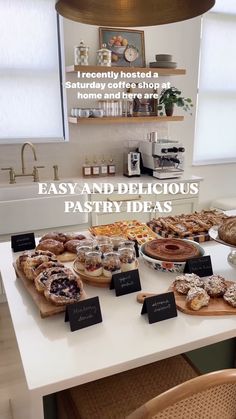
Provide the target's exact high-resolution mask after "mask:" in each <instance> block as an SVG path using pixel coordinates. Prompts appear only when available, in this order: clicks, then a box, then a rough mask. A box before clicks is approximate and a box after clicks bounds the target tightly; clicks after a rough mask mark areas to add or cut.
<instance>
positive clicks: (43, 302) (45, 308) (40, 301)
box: [13, 263, 86, 319]
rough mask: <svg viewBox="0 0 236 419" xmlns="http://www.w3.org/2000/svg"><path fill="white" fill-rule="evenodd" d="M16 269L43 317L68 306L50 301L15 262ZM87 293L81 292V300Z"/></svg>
mask: <svg viewBox="0 0 236 419" xmlns="http://www.w3.org/2000/svg"><path fill="white" fill-rule="evenodd" d="M13 266H14V269H15V271H16V276H17V278H19V279H20V281H21V282H22V284H23V285H24V287H25V289H26V290H27V291H28V293H29V294H30V296H31V297H32V300H33V301H34V302H35V304H36V306H37V307H38V309H39V312H40V316H41V317H42V319H44V318H46V317H50V316H54V315H55V314H58V313H63V312H64V311H65V309H66V306H56V305H55V304H52V303H50V301H48V300H47V299H46V298H45V297H44V294H43V293H40V292H38V291H37V290H36V288H35V286H34V282H33V281H30V280H29V279H27V278H26V277H25V275H24V273H23V272H22V271H20V270H19V269H18V268H17V266H16V263H13ZM85 298H86V294H85V292H84V291H83V292H82V294H81V300H85Z"/></svg>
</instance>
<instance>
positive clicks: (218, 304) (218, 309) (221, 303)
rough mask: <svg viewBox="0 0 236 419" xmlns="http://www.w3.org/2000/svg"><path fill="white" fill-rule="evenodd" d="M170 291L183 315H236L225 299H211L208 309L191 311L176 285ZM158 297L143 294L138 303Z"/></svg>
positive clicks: (138, 297)
mask: <svg viewBox="0 0 236 419" xmlns="http://www.w3.org/2000/svg"><path fill="white" fill-rule="evenodd" d="M226 283H227V285H228V286H230V285H232V284H235V282H234V281H226ZM168 291H172V292H173V293H174V295H175V303H176V307H177V309H178V310H179V311H182V313H185V314H190V315H192V316H225V315H226V314H227V315H228V314H236V308H234V307H232V306H230V305H229V304H228V303H226V301H225V300H224V299H223V297H220V298H210V302H209V305H208V306H207V307H202V308H201V309H200V310H198V311H195V310H190V309H189V308H188V307H187V306H186V295H182V294H179V293H178V292H177V291H175V289H174V283H173V284H171V286H170V287H169V288H168ZM153 295H156V294H155V293H148V292H146V293H145V292H142V293H139V294H138V295H137V301H138V302H139V303H140V304H143V302H144V299H145V298H148V297H152V296H153Z"/></svg>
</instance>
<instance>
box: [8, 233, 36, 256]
mask: <svg viewBox="0 0 236 419" xmlns="http://www.w3.org/2000/svg"><path fill="white" fill-rule="evenodd" d="M11 248H12V250H13V252H22V251H23V250H31V249H34V248H35V237H34V233H26V234H17V235H15V236H11Z"/></svg>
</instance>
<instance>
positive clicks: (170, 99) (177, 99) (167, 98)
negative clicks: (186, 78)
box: [157, 87, 193, 116]
mask: <svg viewBox="0 0 236 419" xmlns="http://www.w3.org/2000/svg"><path fill="white" fill-rule="evenodd" d="M181 94H182V92H181V91H180V90H179V89H177V88H176V87H170V88H169V89H163V90H162V92H161V94H160V98H159V105H158V108H157V109H158V110H160V111H161V112H160V115H161V116H163V115H164V113H163V108H164V110H165V113H166V116H172V115H173V112H174V106H175V105H176V106H178V107H180V108H183V110H184V111H186V112H190V114H191V108H192V107H193V103H192V100H191V99H190V98H189V97H188V98H185V97H184V96H181ZM191 115H192V114H191Z"/></svg>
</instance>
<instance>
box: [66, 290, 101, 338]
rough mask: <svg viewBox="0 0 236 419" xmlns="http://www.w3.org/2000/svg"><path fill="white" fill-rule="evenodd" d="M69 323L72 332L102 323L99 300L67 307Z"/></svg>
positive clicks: (94, 299) (85, 301)
mask: <svg viewBox="0 0 236 419" xmlns="http://www.w3.org/2000/svg"><path fill="white" fill-rule="evenodd" d="M68 321H69V322H70V328H71V331H72V332H74V331H75V330H79V329H83V328H84V327H88V326H92V325H93V324H97V323H101V322H102V313H101V308H100V303H99V298H98V297H94V298H89V299H88V300H84V301H79V302H78V303H74V304H69V305H68V306H66V315H65V322H68Z"/></svg>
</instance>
